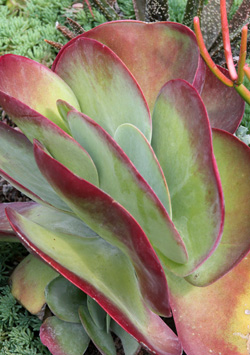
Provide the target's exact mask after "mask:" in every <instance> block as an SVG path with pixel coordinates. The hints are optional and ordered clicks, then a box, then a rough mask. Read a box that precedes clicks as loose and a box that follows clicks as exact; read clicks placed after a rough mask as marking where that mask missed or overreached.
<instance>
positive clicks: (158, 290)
mask: <svg viewBox="0 0 250 355" xmlns="http://www.w3.org/2000/svg"><path fill="white" fill-rule="evenodd" d="M34 152H35V157H36V161H37V164H38V166H39V168H40V169H41V171H42V173H43V174H44V176H45V177H46V179H47V180H48V181H49V183H50V184H51V185H52V186H53V187H54V188H55V190H56V191H57V193H58V194H59V195H60V196H61V197H62V198H63V200H64V201H65V202H67V204H68V205H69V206H70V207H71V208H72V210H73V211H74V212H75V213H76V215H78V216H79V217H80V218H81V219H82V220H83V221H85V222H86V223H87V224H88V226H89V227H90V228H91V229H93V230H94V231H95V232H96V233H98V234H99V235H100V236H101V237H102V238H104V239H105V240H107V241H108V242H110V243H111V244H113V245H115V246H117V247H118V248H120V249H121V250H122V251H123V252H124V253H125V254H126V255H129V257H130V259H131V261H132V263H133V265H134V267H135V270H136V272H137V276H138V280H139V283H140V287H141V289H142V292H143V294H144V298H145V300H146V301H147V302H148V303H149V305H150V307H152V309H154V310H155V311H156V312H158V313H160V314H165V315H169V314H170V309H169V304H168V295H167V283H166V279H165V275H164V272H163V269H162V267H161V264H160V261H159V259H158V258H157V255H156V254H155V251H154V249H153V248H152V246H151V244H150V242H149V240H148V238H147V237H146V235H145V233H144V232H143V230H142V229H141V227H140V226H139V224H138V223H137V222H136V220H135V219H134V218H133V217H132V216H131V215H130V214H129V212H128V211H127V210H125V209H124V208H123V207H122V206H121V205H120V204H119V203H118V202H116V201H115V200H114V199H113V198H112V197H110V196H109V195H107V194H106V193H105V192H103V191H102V190H100V189H98V188H97V187H95V186H94V185H92V184H90V183H89V182H87V181H86V180H83V179H81V178H79V177H78V176H76V175H74V174H73V173H72V172H71V171H69V170H68V169H67V168H65V166H63V165H62V164H60V163H59V162H57V161H56V160H55V159H53V158H52V157H50V156H49V155H48V154H47V153H46V152H45V151H44V150H43V149H42V148H41V146H40V145H38V144H35V146H34ZM58 177H60V178H58Z"/></svg>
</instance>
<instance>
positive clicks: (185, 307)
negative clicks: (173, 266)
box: [168, 256, 250, 355]
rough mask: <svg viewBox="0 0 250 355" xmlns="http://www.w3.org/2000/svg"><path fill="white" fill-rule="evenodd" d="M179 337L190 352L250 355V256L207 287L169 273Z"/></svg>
mask: <svg viewBox="0 0 250 355" xmlns="http://www.w3.org/2000/svg"><path fill="white" fill-rule="evenodd" d="M168 282H169V287H170V298H171V305H172V309H173V315H174V319H175V324H176V328H177V332H178V337H179V339H180V341H181V343H182V346H183V348H184V350H185V352H186V353H187V354H188V355H197V354H216V355H217V354H221V355H246V354H248V353H249V350H250V340H249V317H250V287H249V284H250V258H249V256H247V257H245V258H244V259H243V260H242V261H241V262H240V263H239V264H238V265H237V266H236V267H235V268H234V269H233V270H231V271H230V272H229V273H228V274H227V275H225V276H224V277H222V278H221V279H220V280H218V281H216V282H215V283H213V284H212V285H210V286H207V287H194V286H192V285H190V284H189V283H188V282H186V281H185V280H184V279H180V278H178V277H175V276H174V275H173V274H172V276H171V275H169V277H168Z"/></svg>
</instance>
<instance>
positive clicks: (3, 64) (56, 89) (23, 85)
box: [0, 54, 79, 131]
mask: <svg viewBox="0 0 250 355" xmlns="http://www.w3.org/2000/svg"><path fill="white" fill-rule="evenodd" d="M3 94H6V95H7V96H9V97H10V98H15V99H17V100H18V101H21V102H23V103H24V104H26V105H27V106H29V107H30V108H32V109H33V110H35V111H37V112H39V113H40V114H42V115H43V116H45V117H47V118H49V119H50V120H51V121H52V122H55V123H56V124H57V125H58V126H60V127H61V128H62V129H64V130H66V131H67V127H66V125H65V124H64V122H63V120H62V119H61V117H60V115H59V113H58V110H57V106H56V101H57V100H58V99H61V100H65V101H67V102H69V103H70V104H71V105H72V106H74V107H75V108H76V109H77V110H78V109H79V104H78V102H77V99H76V97H75V95H74V93H73V92H72V90H71V89H70V88H69V86H68V85H67V84H66V83H65V82H64V81H63V80H62V79H61V78H60V77H59V76H57V75H56V74H55V73H54V72H52V71H51V70H50V69H48V68H47V67H46V66H44V65H42V64H40V63H37V62H35V61H33V60H31V59H28V58H25V57H21V56H17V55H13V54H7V55H4V56H2V57H1V58H0V105H1V106H2V107H3V108H4V106H5V100H6V96H5V95H3Z"/></svg>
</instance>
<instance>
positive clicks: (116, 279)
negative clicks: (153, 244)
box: [7, 209, 181, 355]
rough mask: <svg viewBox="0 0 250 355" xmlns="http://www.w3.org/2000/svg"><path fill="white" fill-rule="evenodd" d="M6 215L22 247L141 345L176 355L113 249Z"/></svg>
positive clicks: (169, 333) (178, 351) (130, 269)
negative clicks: (56, 272)
mask: <svg viewBox="0 0 250 355" xmlns="http://www.w3.org/2000/svg"><path fill="white" fill-rule="evenodd" d="M7 214H8V218H9V220H10V223H11V225H12V227H13V228H14V229H15V231H16V232H17V234H18V236H19V238H20V239H21V240H22V242H23V243H24V244H25V246H26V247H27V248H29V249H31V250H32V251H33V252H34V253H37V254H38V255H39V256H40V257H41V258H42V259H43V260H44V261H46V262H48V263H49V264H50V265H51V266H52V267H53V268H55V269H56V270H57V271H58V272H60V273H61V274H62V275H63V276H64V277H66V278H67V279H68V280H69V281H71V282H72V283H73V284H75V285H77V287H79V288H80V289H82V290H83V291H84V292H86V293H87V294H88V295H90V296H91V297H93V298H94V299H95V300H96V301H97V302H98V303H99V304H100V305H101V306H102V307H103V308H104V310H105V311H106V312H108V313H109V314H110V316H111V317H112V318H114V319H115V320H116V321H117V322H118V323H119V324H120V325H121V326H122V327H123V328H124V329H125V330H126V331H128V332H129V333H130V334H131V335H133V336H134V337H135V338H137V339H138V341H139V342H140V343H143V344H144V345H145V346H147V347H148V348H149V349H151V350H152V351H155V352H156V353H157V354H159V355H181V348H180V344H179V342H178V339H177V337H176V335H175V334H174V333H173V332H172V331H171V330H170V329H169V328H168V327H167V325H166V324H165V323H164V322H163V321H162V320H161V318H160V317H159V316H157V315H156V314H154V313H152V312H151V311H150V310H149V309H148V308H147V307H146V305H145V303H144V301H143V299H142V295H141V293H140V291H139V287H138V280H137V278H136V275H135V273H134V268H133V267H132V264H131V263H130V261H129V259H128V258H127V257H126V256H125V255H124V254H123V253H122V252H121V251H120V250H119V249H118V248H116V247H114V246H112V245H110V244H108V243H107V242H106V241H105V240H103V239H102V238H99V237H86V238H84V237H82V236H78V235H73V234H67V233H66V234H64V233H56V232H52V231H49V230H47V229H46V228H44V227H42V226H40V225H38V224H36V223H33V222H31V221H29V220H28V219H27V218H25V217H22V216H21V215H19V214H18V213H17V212H15V211H14V210H11V209H8V210H7ZM148 260H149V259H148ZM159 334H160V335H161V336H159Z"/></svg>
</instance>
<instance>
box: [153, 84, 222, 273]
mask: <svg viewBox="0 0 250 355" xmlns="http://www.w3.org/2000/svg"><path fill="white" fill-rule="evenodd" d="M152 146H153V149H154V151H155V153H156V156H157V158H158V160H159V162H160V164H161V166H162V169H163V171H164V174H165V177H166V180H167V183H168V187H169V191H170V196H171V203H172V211H173V222H174V224H175V226H176V228H177V230H178V231H179V233H180V235H181V236H182V238H183V240H184V243H185V245H186V247H187V251H188V255H189V260H188V262H187V263H186V264H184V265H180V264H179V265H178V264H174V263H172V262H171V261H168V260H165V261H164V259H163V258H161V260H162V261H163V263H165V265H166V266H167V267H170V269H171V270H172V271H173V272H174V273H176V274H177V275H179V276H183V275H187V274H189V273H191V272H192V271H193V270H194V269H196V268H197V267H198V266H199V265H200V264H201V263H202V262H203V261H204V260H205V259H206V258H207V257H208V256H209V255H210V254H211V253H212V252H213V250H214V248H215V247H216V246H217V244H218V242H219V240H220V236H221V233H222V227H223V221H224V205H223V197H222V189H221V183H220V180H219V174H218V171H217V167H216V162H215V158H214V155H213V151H212V137H211V130H210V126H209V122H208V117H207V114H206V110H205V107H204V105H203V103H202V101H201V99H200V96H199V95H198V93H197V91H196V90H195V89H194V88H193V87H192V86H191V85H190V84H188V83H187V82H185V81H184V80H172V81H170V82H168V83H167V84H166V85H165V86H164V87H163V88H162V90H161V92H160V94H159V96H158V99H157V102H156V105H155V109H154V114H153V139H152Z"/></svg>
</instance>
